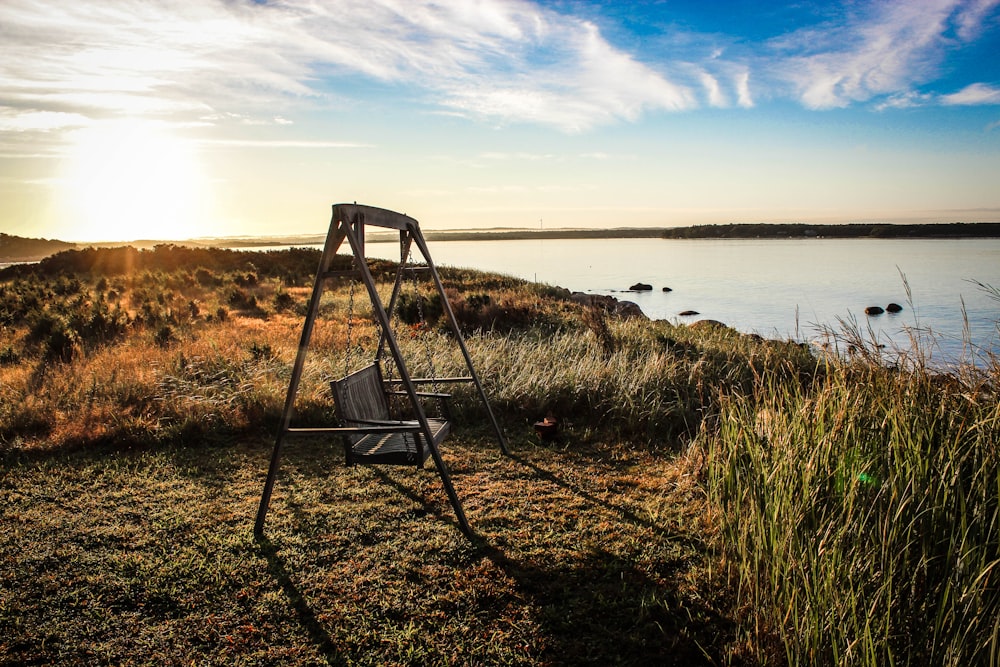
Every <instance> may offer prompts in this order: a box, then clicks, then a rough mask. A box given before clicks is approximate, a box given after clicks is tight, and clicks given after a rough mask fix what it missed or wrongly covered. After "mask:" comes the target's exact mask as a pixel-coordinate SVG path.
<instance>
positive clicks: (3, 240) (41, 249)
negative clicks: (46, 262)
mask: <svg viewBox="0 0 1000 667" xmlns="http://www.w3.org/2000/svg"><path fill="white" fill-rule="evenodd" d="M75 247H76V244H75V243H66V242H65V241H50V240H49V239H26V238H23V237H20V236H11V235H10V234H3V233H0V259H5V258H16V259H18V260H21V261H30V260H34V259H41V258H42V257H46V256H48V255H51V254H52V253H56V252H59V251H61V250H70V249H71V248H75Z"/></svg>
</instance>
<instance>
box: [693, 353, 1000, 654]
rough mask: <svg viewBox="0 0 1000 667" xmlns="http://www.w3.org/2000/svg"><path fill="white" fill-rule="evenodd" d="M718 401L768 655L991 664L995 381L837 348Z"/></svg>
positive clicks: (720, 455) (727, 528)
mask: <svg viewBox="0 0 1000 667" xmlns="http://www.w3.org/2000/svg"><path fill="white" fill-rule="evenodd" d="M720 405H721V419H720V420H719V426H718V429H717V431H715V432H712V433H710V434H708V433H706V434H705V437H704V439H703V440H702V442H701V446H702V447H704V451H705V455H706V460H707V472H708V476H707V478H708V484H709V488H710V495H711V497H712V499H713V500H714V501H715V502H716V503H717V504H718V505H719V507H720V509H721V512H720V515H719V516H720V519H721V521H722V526H721V531H722V534H723V536H724V537H723V544H724V547H723V549H724V553H725V556H726V558H727V559H728V560H729V565H730V567H729V569H730V572H731V576H732V579H733V581H734V585H735V587H736V589H737V590H738V595H739V599H740V601H741V605H742V608H743V614H744V619H743V631H744V632H745V633H746V635H747V641H748V643H750V644H752V645H754V646H756V647H757V652H758V653H757V656H756V657H757V659H758V660H759V661H761V662H769V661H775V662H781V661H782V659H787V661H788V662H789V663H791V664H804V663H810V664H852V665H854V664H858V665H886V664H936V665H966V664H996V661H997V658H998V655H1000V624H998V621H997V619H998V618H1000V568H998V564H1000V514H998V512H1000V453H998V450H997V447H996V443H997V442H998V441H1000V410H998V405H997V398H996V395H995V394H994V393H992V391H991V390H990V388H989V386H988V385H985V384H978V385H969V384H964V383H962V382H960V381H959V380H958V379H957V378H955V377H954V376H935V375H934V374H932V373H930V372H929V371H927V370H924V369H919V368H918V369H915V370H909V371H900V370H898V369H888V368H886V367H884V366H881V365H878V364H873V363H870V361H869V360H865V359H857V360H855V361H848V362H843V363H842V362H839V361H836V360H831V361H830V363H829V365H828V366H827V367H826V372H824V373H822V374H819V375H817V376H816V378H815V380H814V381H812V382H808V383H798V382H789V381H787V379H785V378H781V377H777V376H775V375H774V374H771V373H767V372H765V373H762V374H761V375H760V376H759V377H758V378H757V381H756V382H755V383H754V385H753V388H752V390H751V391H749V392H746V393H733V394H731V395H728V396H724V397H720ZM768 637H770V640H768V639H767V638H768ZM777 646H780V647H781V649H780V653H783V655H780V654H779V651H778V650H776V647H777Z"/></svg>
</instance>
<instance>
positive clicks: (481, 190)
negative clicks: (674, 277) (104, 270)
mask: <svg viewBox="0 0 1000 667" xmlns="http://www.w3.org/2000/svg"><path fill="white" fill-rule="evenodd" d="M998 4H1000V0H908V1H905V2H871V3H866V2H853V1H847V2H839V3H838V2H795V3H778V2H767V3H761V2H749V1H743V0H740V1H732V2H713V3H706V2H688V1H672V0H663V1H660V2H644V3H631V4H630V3H598V2H587V1H584V0H555V1H549V2H525V1H520V0H479V1H468V2H421V1H419V0H409V1H407V2H403V1H402V0H359V1H355V0H343V1H338V2H322V1H319V0H314V1H311V2H307V1H305V0H288V1H284V2H270V1H267V2H249V1H240V0H199V1H198V2H193V1H191V2H181V1H177V0H165V1H163V2H144V3H135V2H132V1H131V0H91V1H89V2H86V3H70V2H51V1H50V2H42V1H39V0H4V2H3V3H2V4H0V229H2V230H3V231H4V232H7V233H11V234H17V235H22V236H43V237H46V238H61V239H66V240H78V241H88V240H131V239H138V238H161V239H169V238H187V237H197V236H231V235H264V234H292V233H310V232H311V233H316V232H323V231H325V226H326V224H327V218H328V213H329V205H330V204H332V203H335V202H338V201H358V202H363V203H368V204H372V205H376V206H383V207H386V208H392V209H395V210H400V211H404V212H407V213H409V214H410V215H412V216H414V217H416V218H417V219H419V220H420V221H421V223H422V224H423V225H424V226H425V227H426V228H432V229H433V228H438V229H443V228H487V227H498V226H513V227H534V226H538V225H544V226H545V227H546V228H555V227H624V226H680V225H687V224H704V223H729V222H800V221H804V222H810V223H817V224H818V223H834V222H859V221H888V222H929V221H953V220H964V221H982V220H991V221H992V220H1000V183H998V181H1000V58H998V57H997V56H998V55H1000V8H998Z"/></svg>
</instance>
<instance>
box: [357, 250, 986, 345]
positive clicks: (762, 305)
mask: <svg viewBox="0 0 1000 667" xmlns="http://www.w3.org/2000/svg"><path fill="white" fill-rule="evenodd" d="M429 246H430V252H431V254H432V255H433V259H434V262H435V263H436V264H438V265H448V266H460V267H469V268H475V269H480V270H486V271H495V272H500V273H505V274H508V275H514V276H517V277H520V278H524V279H527V280H533V281H537V282H541V283H547V284H551V285H559V286H561V287H566V288H568V289H570V290H574V291H581V292H587V293H592V294H609V295H612V296H615V297H617V298H619V299H623V300H628V301H633V302H635V303H637V304H638V305H639V307H640V308H642V310H643V312H645V313H646V314H647V315H648V316H649V317H651V318H654V319H666V320H671V321H678V322H687V321H694V320H697V319H704V318H710V319H715V320H719V321H721V322H725V323H726V324H728V325H730V326H732V327H735V328H737V329H739V330H741V331H744V332H746V333H759V334H761V335H763V336H769V337H779V338H794V339H796V340H818V339H820V338H822V335H821V334H822V332H823V330H824V329H826V328H831V327H832V328H834V329H839V328H840V325H839V322H840V321H841V320H846V321H851V320H852V319H853V320H856V321H857V322H858V323H859V324H860V325H861V327H862V328H863V329H867V328H868V327H869V326H871V328H872V334H873V335H874V337H875V338H876V339H877V340H878V341H879V342H881V343H884V344H887V345H889V346H890V348H891V347H892V346H893V345H897V346H901V347H908V341H909V339H910V333H912V332H914V331H916V330H919V331H921V332H924V334H923V335H924V338H925V342H932V343H933V344H931V345H927V346H925V351H926V352H930V353H931V354H932V357H935V358H936V359H937V360H938V361H939V362H940V363H948V362H951V361H955V360H956V359H958V358H959V357H960V356H961V355H962V354H963V352H964V353H965V354H969V353H970V352H972V351H973V349H977V350H978V351H979V353H980V354H982V353H989V352H993V353H1000V345H998V338H1000V335H998V329H997V322H998V320H1000V302H998V301H997V300H995V299H992V298H990V296H989V295H988V294H987V293H986V292H984V291H983V290H982V289H980V288H979V287H977V286H976V285H975V284H973V283H972V282H970V281H979V282H982V283H986V284H988V285H993V286H995V287H1000V239H958V240H952V239H948V240H927V239H917V240H900V239H884V240H880V239H789V240H719V239H694V240H667V239H582V240H575V239H574V240H556V239H546V240H527V241H447V242H442V241H439V242H436V243H430V244H429ZM368 249H369V253H370V254H371V255H372V256H377V257H385V258H391V259H398V246H397V245H396V244H393V243H386V244H383V243H369V245H368ZM904 277H905V281H904ZM636 282H644V283H649V284H651V285H652V286H653V288H654V289H653V291H652V292H642V293H639V292H628V291H627V289H628V287H629V286H630V285H632V284H633V283H636ZM907 285H908V286H909V290H910V293H911V295H912V301H911V300H909V299H908V297H907V291H906V287H907ZM663 287H670V288H672V290H673V291H671V292H669V293H664V292H663V291H662V288H663ZM890 302H895V303H898V304H900V305H902V306H903V308H904V310H903V312H901V313H899V314H897V315H889V314H885V315H881V316H878V317H868V316H866V315H865V314H864V309H865V307H866V306H873V305H877V306H881V307H883V308H884V307H885V306H886V305H887V304H889V303H890ZM963 308H964V310H963ZM685 310H695V311H698V313H699V315H698V316H695V317H681V316H680V315H679V313H681V312H682V311H685ZM966 322H967V324H966ZM966 340H970V341H971V342H972V343H973V349H968V346H966V345H965V343H964V341H966Z"/></svg>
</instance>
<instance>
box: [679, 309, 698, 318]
mask: <svg viewBox="0 0 1000 667" xmlns="http://www.w3.org/2000/svg"><path fill="white" fill-rule="evenodd" d="M677 314H678V315H680V316H681V317H690V316H691V315H700V314H701V313H699V312H698V311H697V310H682V311H681V312H679V313H677Z"/></svg>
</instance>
